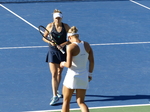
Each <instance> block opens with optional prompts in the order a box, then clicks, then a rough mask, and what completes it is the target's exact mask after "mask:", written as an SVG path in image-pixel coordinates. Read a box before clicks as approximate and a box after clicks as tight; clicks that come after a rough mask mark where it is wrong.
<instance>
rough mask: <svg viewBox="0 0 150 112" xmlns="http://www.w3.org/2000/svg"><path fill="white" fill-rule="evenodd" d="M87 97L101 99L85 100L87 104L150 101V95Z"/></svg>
mask: <svg viewBox="0 0 150 112" xmlns="http://www.w3.org/2000/svg"><path fill="white" fill-rule="evenodd" d="M86 97H98V98H100V99H95V100H85V102H95V101H120V100H122V101H124V100H140V99H147V100H150V95H119V96H105V95H86Z"/></svg>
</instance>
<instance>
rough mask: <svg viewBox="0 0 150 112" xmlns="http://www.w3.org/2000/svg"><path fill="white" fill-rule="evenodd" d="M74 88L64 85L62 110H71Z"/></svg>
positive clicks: (64, 111)
mask: <svg viewBox="0 0 150 112" xmlns="http://www.w3.org/2000/svg"><path fill="white" fill-rule="evenodd" d="M73 91H74V90H73V89H69V88H67V87H65V86H63V95H64V98H63V105H62V112H69V109H70V100H71V97H72V94H73Z"/></svg>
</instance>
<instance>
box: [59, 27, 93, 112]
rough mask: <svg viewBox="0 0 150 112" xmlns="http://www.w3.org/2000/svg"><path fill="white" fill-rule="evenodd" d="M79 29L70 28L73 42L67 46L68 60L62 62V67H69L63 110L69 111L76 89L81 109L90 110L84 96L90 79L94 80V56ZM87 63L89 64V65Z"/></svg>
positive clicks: (64, 88) (70, 38)
mask: <svg viewBox="0 0 150 112" xmlns="http://www.w3.org/2000/svg"><path fill="white" fill-rule="evenodd" d="M77 31H78V30H77V28H76V27H74V26H73V27H71V28H70V29H69V31H68V40H69V41H70V42H71V44H70V45H68V46H67V59H66V62H61V63H60V67H67V68H68V70H67V74H66V77H65V79H64V82H63V85H64V86H63V96H64V99H63V106H62V112H69V109H70V100H71V97H72V94H73V92H74V90H76V99H77V103H78V105H79V107H80V108H81V111H82V112H89V109H88V107H87V105H86V104H85V103H84V98H85V94H86V89H87V88H88V86H89V80H92V72H93V69H94V56H93V51H92V48H91V47H90V45H89V43H87V42H84V41H81V40H80V39H79V34H78V33H77ZM88 62H89V63H88ZM87 63H88V64H89V66H88V67H87Z"/></svg>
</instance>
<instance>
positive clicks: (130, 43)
mask: <svg viewBox="0 0 150 112" xmlns="http://www.w3.org/2000/svg"><path fill="white" fill-rule="evenodd" d="M136 44H150V41H148V42H124V43H101V44H90V45H91V46H110V45H136ZM44 47H48V46H23V47H0V50H5V49H32V48H44Z"/></svg>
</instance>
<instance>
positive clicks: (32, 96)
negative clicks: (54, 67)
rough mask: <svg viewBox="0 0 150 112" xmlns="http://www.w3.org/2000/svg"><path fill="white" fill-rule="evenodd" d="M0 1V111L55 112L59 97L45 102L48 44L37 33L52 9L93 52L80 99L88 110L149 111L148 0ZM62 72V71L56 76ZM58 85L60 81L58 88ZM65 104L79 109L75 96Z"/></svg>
mask: <svg viewBox="0 0 150 112" xmlns="http://www.w3.org/2000/svg"><path fill="white" fill-rule="evenodd" d="M3 1H4V0H1V1H0V3H1V4H0V21H1V22H0V26H1V28H0V62H1V63H0V112H60V111H61V107H62V99H60V100H59V102H58V104H57V105H56V106H50V105H49V102H50V99H51V97H52V94H51V93H52V91H51V75H50V73H49V67H48V65H47V63H45V57H46V54H47V51H48V45H47V44H46V43H45V42H43V41H42V39H41V36H40V34H39V32H38V31H37V27H38V26H39V25H43V26H46V25H47V24H48V23H50V22H52V12H53V10H54V9H56V8H57V9H59V10H61V11H62V12H63V16H64V17H63V22H64V23H67V24H69V25H70V26H76V27H77V28H78V29H79V34H80V38H81V40H84V41H87V42H89V43H90V44H91V46H92V48H93V50H94V55H95V69H94V73H93V80H92V81H91V82H90V88H89V89H88V90H87V94H86V98H85V102H86V104H87V105H88V106H89V108H90V112H149V110H150V104H149V103H150V89H149V88H150V56H149V54H150V38H149V37H150V30H149V29H150V21H149V18H150V1H149V0H120V1H119V0H93V1H92V0H90V1H88V0H84V1H80V0H77V1H71V0H70V1H63V2H62V1H59V2H55V1H53V2H32V3H29V0H28V2H26V3H6V2H5V3H4V2H3ZM5 1H6V0H5ZM8 1H9V0H7V2H8ZM16 1H17V0H16ZM22 1H23V0H22ZM33 1H34V0H33ZM11 2H13V0H11ZM65 73H66V69H64V71H63V74H62V78H64V76H65ZM62 81H63V79H62ZM61 87H62V82H61V85H60V88H59V89H60V90H59V91H61ZM70 107H71V109H72V110H71V112H80V110H79V107H78V105H77V104H76V100H75V95H73V97H72V100H71V103H70Z"/></svg>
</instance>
